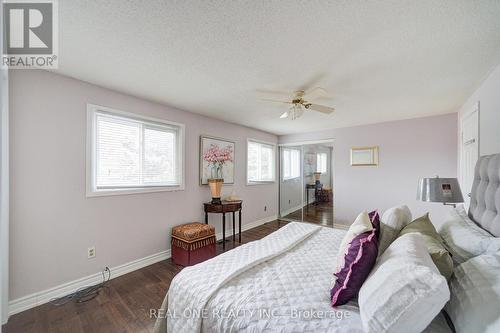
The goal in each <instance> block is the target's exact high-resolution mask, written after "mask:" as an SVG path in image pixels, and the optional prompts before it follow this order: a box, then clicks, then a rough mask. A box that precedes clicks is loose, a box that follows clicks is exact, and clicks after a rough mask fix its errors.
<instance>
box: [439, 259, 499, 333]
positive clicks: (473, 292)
mask: <svg viewBox="0 0 500 333" xmlns="http://www.w3.org/2000/svg"><path fill="white" fill-rule="evenodd" d="M450 289H451V299H450V302H449V303H448V304H446V308H445V310H446V312H447V313H448V315H449V316H450V318H451V320H452V321H453V324H454V325H455V330H456V331H457V333H475V332H487V333H494V332H495V333H496V332H500V253H497V254H494V255H486V254H485V255H480V256H477V257H474V258H472V259H470V260H468V261H466V262H464V263H463V264H461V265H459V266H457V267H456V268H455V274H454V275H453V277H452V278H451V281H450Z"/></svg>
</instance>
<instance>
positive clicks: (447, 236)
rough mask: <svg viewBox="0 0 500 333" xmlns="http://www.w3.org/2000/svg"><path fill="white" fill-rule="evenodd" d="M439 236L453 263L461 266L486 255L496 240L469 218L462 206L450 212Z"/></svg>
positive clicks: (440, 229)
mask: <svg viewBox="0 0 500 333" xmlns="http://www.w3.org/2000/svg"><path fill="white" fill-rule="evenodd" d="M439 234H440V235H441V237H443V240H444V242H445V243H446V247H447V248H448V250H449V251H450V253H451V256H452V258H453V261H455V262H456V263H459V264H461V263H463V262H465V261H467V260H469V259H471V258H473V257H475V256H478V255H480V254H483V253H485V252H486V250H487V249H488V248H489V244H490V242H492V241H494V239H495V237H493V236H492V235H490V234H489V233H488V232H487V231H486V230H483V229H481V228H480V227H479V226H478V225H477V224H476V223H474V221H472V220H471V219H470V218H469V216H468V215H467V213H466V212H465V209H464V207H463V206H462V205H460V206H459V207H457V208H456V209H453V210H451V211H450V213H449V215H448V218H447V220H446V222H445V223H443V225H442V226H441V228H439ZM492 246H493V245H492Z"/></svg>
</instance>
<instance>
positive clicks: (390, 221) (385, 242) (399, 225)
mask: <svg viewBox="0 0 500 333" xmlns="http://www.w3.org/2000/svg"><path fill="white" fill-rule="evenodd" d="M410 221H411V212H410V209H409V208H408V207H407V206H405V205H403V206H399V207H393V208H390V209H388V210H386V211H385V212H384V214H383V215H382V219H381V224H380V238H379V241H378V255H379V256H380V255H382V253H384V251H385V249H387V248H388V247H389V245H391V243H392V242H393V241H394V240H395V239H396V238H397V237H398V235H399V232H400V231H401V229H403V227H404V226H406V225H407V224H408V223H410Z"/></svg>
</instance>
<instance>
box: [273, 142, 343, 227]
mask: <svg viewBox="0 0 500 333" xmlns="http://www.w3.org/2000/svg"><path fill="white" fill-rule="evenodd" d="M332 161H333V141H331V142H322V143H319V144H306V145H297V146H282V147H280V218H282V219H285V220H292V221H304V222H310V223H317V224H321V225H328V226H333V222H334V214H333V206H334V205H333V163H332Z"/></svg>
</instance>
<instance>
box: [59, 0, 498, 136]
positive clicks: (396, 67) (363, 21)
mask: <svg viewBox="0 0 500 333" xmlns="http://www.w3.org/2000/svg"><path fill="white" fill-rule="evenodd" d="M499 17H500V1H498V0H491V1H488V0H482V1H474V0H467V1H466V0H448V1H443V0H441V1H434V0H412V1H402V0H395V1H388V0H386V1H352V0H351V1H272V2H271V1H260V0H259V1H257V0H253V1H229V0H227V1H214V0H212V1H201V0H200V1H159V0H154V1H152V0H150V1H123V0H103V1H77V0H73V1H67V0H65V1H59V20H60V25H59V30H60V41H59V45H60V52H59V54H60V56H59V69H58V70H56V72H58V73H61V74H64V75H68V76H71V77H75V78H78V79H81V80H84V81H88V82H91V83H95V84H98V85H101V86H104V87H108V88H112V89H115V90H118V91H122V92H126V93H130V94H132V95H136V96H141V97H144V98H147V99H150V100H154V101H158V102H161V103H164V104H168V105H172V106H175V107H178V108H181V109H184V110H188V111H192V112H196V113H200V114H204V115H208V116H211V117H214V118H219V119H223V120H227V121H230V122H233V123H238V124H242V125H246V126H250V127H254V128H258V129H262V130H265V131H269V132H272V133H276V134H288V133H297V132H305V131H315V130H321V129H328V128H336V127H345V126H352V125H359V124H366V123H375V122H381V121H388V120H396V119H406V118H414V117H422V116H428V115H435V114H443V113H449V112H455V111H457V108H458V107H459V106H460V105H461V104H462V103H463V102H464V101H465V99H466V98H467V97H468V96H469V95H470V94H471V93H472V92H473V91H474V89H475V88H476V87H477V86H478V85H479V84H480V83H481V81H482V80H483V79H484V78H485V76H486V75H487V74H488V73H489V72H490V71H491V70H492V69H493V68H494V67H495V66H496V65H497V64H498V63H499V62H500V19H499ZM309 86H321V87H323V88H325V89H326V90H327V91H328V92H329V95H330V96H331V97H332V99H331V100H323V101H321V103H322V104H327V105H331V106H334V107H335V108H336V109H337V111H336V112H335V113H334V114H333V115H323V114H319V113H315V112H306V114H305V115H304V116H303V117H302V118H300V119H298V120H295V121H291V120H287V119H279V118H278V117H279V115H280V114H281V113H282V112H283V111H284V110H285V109H286V106H281V105H275V104H272V103H267V102H262V101H259V99H258V97H259V95H258V94H257V90H277V91H290V92H291V91H293V90H296V89H300V88H303V87H309ZM318 102H320V101H318Z"/></svg>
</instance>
